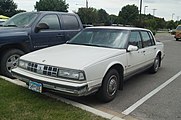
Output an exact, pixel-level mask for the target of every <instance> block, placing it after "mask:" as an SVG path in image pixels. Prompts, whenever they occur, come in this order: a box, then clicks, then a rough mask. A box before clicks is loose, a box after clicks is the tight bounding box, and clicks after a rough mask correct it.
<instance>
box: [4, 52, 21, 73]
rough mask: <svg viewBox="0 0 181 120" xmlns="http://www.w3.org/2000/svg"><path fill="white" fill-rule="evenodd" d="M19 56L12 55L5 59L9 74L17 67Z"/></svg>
mask: <svg viewBox="0 0 181 120" xmlns="http://www.w3.org/2000/svg"><path fill="white" fill-rule="evenodd" d="M19 57H20V55H12V56H10V57H9V58H8V59H7V62H6V68H7V70H8V71H9V72H11V70H12V69H13V68H15V67H17V65H18V58H19Z"/></svg>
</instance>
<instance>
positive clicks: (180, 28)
mask: <svg viewBox="0 0 181 120" xmlns="http://www.w3.org/2000/svg"><path fill="white" fill-rule="evenodd" d="M175 39H176V40H179V39H181V25H178V26H177V28H176V30H175Z"/></svg>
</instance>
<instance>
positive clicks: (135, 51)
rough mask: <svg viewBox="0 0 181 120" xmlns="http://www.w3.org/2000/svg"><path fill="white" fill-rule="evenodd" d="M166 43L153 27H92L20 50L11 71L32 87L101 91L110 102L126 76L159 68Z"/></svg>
mask: <svg viewBox="0 0 181 120" xmlns="http://www.w3.org/2000/svg"><path fill="white" fill-rule="evenodd" d="M163 57H164V45H163V43H161V42H156V41H155V39H154V36H153V34H152V33H151V31H149V30H146V29H141V28H130V27H128V28H127V27H92V28H91V27H90V28H86V29H84V30H83V31H82V32H80V33H79V34H78V35H76V36H75V37H74V38H72V39H71V40H70V41H69V42H67V44H63V45H57V46H53V47H50V48H45V49H41V50H38V51H35V52H32V53H29V54H26V55H24V56H22V57H21V58H20V59H19V64H18V67H17V68H15V69H13V70H12V74H13V75H14V76H15V77H17V78H18V79H19V80H21V81H23V82H26V83H27V84H28V85H29V89H31V90H35V91H37V92H42V88H48V89H51V90H55V91H59V92H62V93H65V94H69V95H74V96H86V95H88V94H91V93H93V92H97V94H98V97H99V98H100V99H101V100H102V101H104V102H109V101H111V100H113V99H114V98H115V96H116V93H117V90H118V89H119V88H120V89H122V88H123V81H124V80H126V79H128V78H129V77H131V76H133V75H135V74H137V73H140V72H142V71H144V70H147V69H150V71H151V72H152V73H156V72H157V71H158V69H159V67H160V65H161V60H162V59H163Z"/></svg>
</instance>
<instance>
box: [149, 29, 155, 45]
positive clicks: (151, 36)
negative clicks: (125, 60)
mask: <svg viewBox="0 0 181 120" xmlns="http://www.w3.org/2000/svg"><path fill="white" fill-rule="evenodd" d="M148 34H149V35H150V38H151V43H152V45H155V40H154V37H153V35H152V34H151V33H150V32H148Z"/></svg>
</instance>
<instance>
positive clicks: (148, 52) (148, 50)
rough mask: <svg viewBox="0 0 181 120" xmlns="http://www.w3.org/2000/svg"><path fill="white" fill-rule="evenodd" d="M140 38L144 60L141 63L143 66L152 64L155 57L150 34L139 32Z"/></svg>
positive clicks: (153, 44)
mask: <svg viewBox="0 0 181 120" xmlns="http://www.w3.org/2000/svg"><path fill="white" fill-rule="evenodd" d="M141 37H142V40H143V51H144V56H145V57H144V60H145V62H144V63H143V64H144V65H145V66H149V65H151V64H153V62H154V59H155V55H156V46H155V42H154V38H153V36H152V34H150V32H148V31H141Z"/></svg>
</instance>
